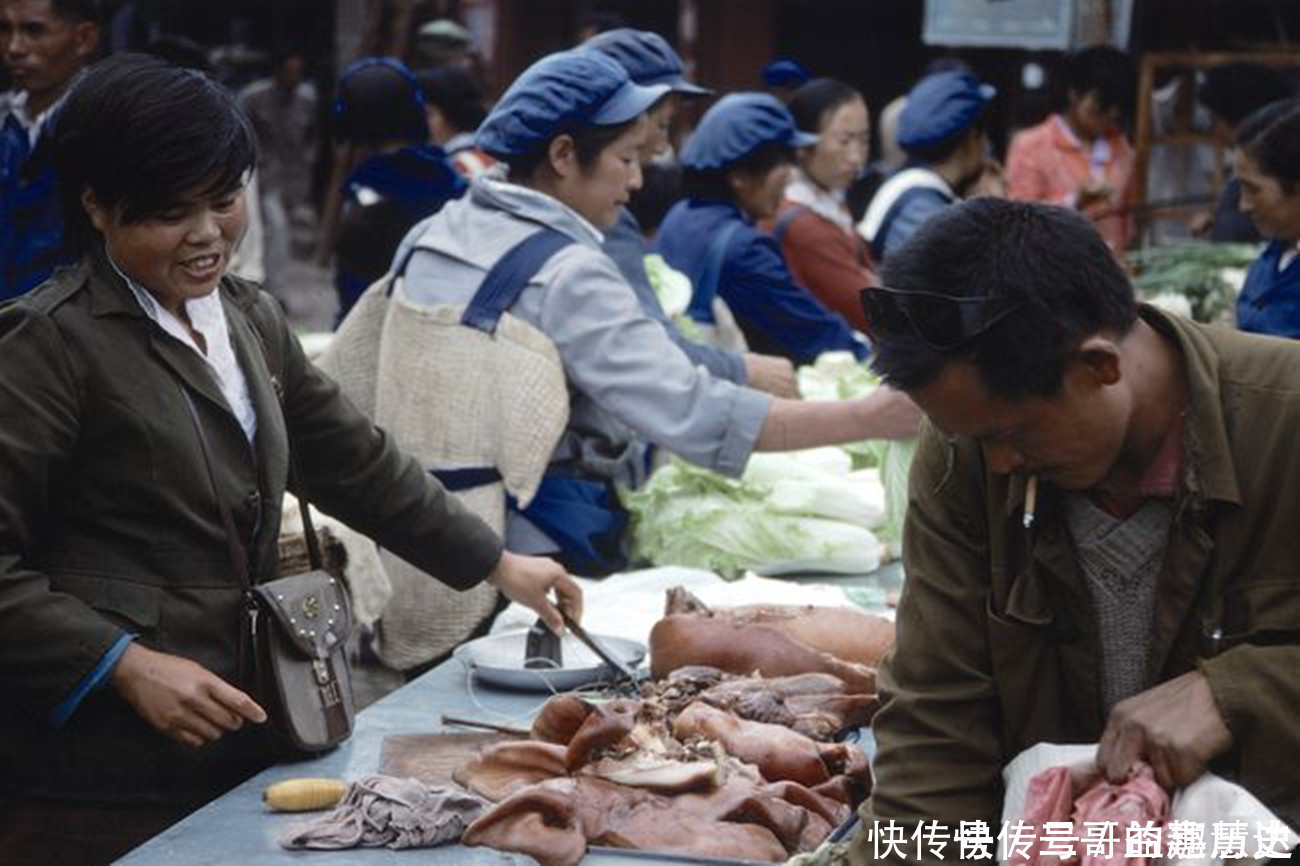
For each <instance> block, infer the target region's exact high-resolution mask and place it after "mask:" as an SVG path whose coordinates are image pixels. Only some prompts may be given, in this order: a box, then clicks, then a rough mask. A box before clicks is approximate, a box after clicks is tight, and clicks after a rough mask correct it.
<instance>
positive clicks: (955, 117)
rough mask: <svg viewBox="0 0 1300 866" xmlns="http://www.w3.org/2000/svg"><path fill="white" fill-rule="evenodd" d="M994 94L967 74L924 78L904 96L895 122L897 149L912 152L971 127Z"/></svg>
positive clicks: (992, 87) (957, 73)
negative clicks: (904, 104)
mask: <svg viewBox="0 0 1300 866" xmlns="http://www.w3.org/2000/svg"><path fill="white" fill-rule="evenodd" d="M997 93H998V91H997V88H996V87H994V86H993V85H991V84H983V83H981V82H980V80H979V79H978V78H976V77H975V76H974V75H971V74H970V73H969V72H936V73H935V74H934V75H927V76H926V77H925V78H922V79H921V80H920V81H919V82H918V83H917V85H916V86H915V87H913V88H912V92H911V93H909V94H907V105H906V106H905V107H904V108H903V113H902V114H901V115H900V116H899V118H898V146H899V147H901V148H903V149H904V150H915V149H917V148H922V147H929V146H930V145H932V144H938V143H939V142H941V141H943V140H944V139H946V138H951V137H952V136H954V135H956V134H957V133H959V132H961V131H962V130H964V129H966V128H967V127H969V126H970V125H971V124H972V123H974V122H975V118H977V117H979V114H980V112H981V111H983V109H984V106H986V105H988V104H989V102H990V101H991V100H992V99H993V97H994V96H997Z"/></svg>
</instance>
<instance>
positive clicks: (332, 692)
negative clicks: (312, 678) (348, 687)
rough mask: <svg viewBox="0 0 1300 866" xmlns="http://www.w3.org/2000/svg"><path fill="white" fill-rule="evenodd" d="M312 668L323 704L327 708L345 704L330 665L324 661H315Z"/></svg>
mask: <svg viewBox="0 0 1300 866" xmlns="http://www.w3.org/2000/svg"><path fill="white" fill-rule="evenodd" d="M311 668H312V671H313V672H314V673H315V674H316V690H317V691H319V692H320V699H321V703H322V704H323V705H324V706H326V707H333V706H337V705H338V704H341V703H343V695H342V694H340V693H339V684H338V680H336V679H335V678H334V670H333V668H331V667H330V665H329V663H328V662H327V661H325V660H324V659H313V660H312V663H311Z"/></svg>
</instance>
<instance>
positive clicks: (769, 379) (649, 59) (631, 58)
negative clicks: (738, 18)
mask: <svg viewBox="0 0 1300 866" xmlns="http://www.w3.org/2000/svg"><path fill="white" fill-rule="evenodd" d="M583 47H584V48H587V49H591V50H595V51H600V52H601V53H603V54H606V55H608V56H609V57H612V58H613V59H614V60H616V61H618V63H619V65H621V66H622V67H623V68H624V69H626V70H627V74H628V75H629V76H631V78H632V80H633V81H634V82H636V83H637V84H641V85H645V86H649V87H653V86H656V85H661V84H666V85H668V87H669V91H668V92H667V93H665V94H664V95H663V96H661V97H660V98H659V101H658V102H656V103H655V104H654V105H652V106H650V110H649V111H647V112H646V119H647V120H648V121H649V124H648V129H647V134H646V142H645V146H644V147H642V148H641V154H640V156H641V165H642V167H643V169H644V168H645V167H646V166H648V165H649V164H650V163H651V162H652V161H653V160H655V159H657V158H660V157H662V155H663V154H664V153H665V152H666V151H667V150H668V148H669V133H670V132H671V130H672V124H673V118H674V116H675V115H676V114H677V109H678V106H679V105H680V103H681V100H682V99H683V98H690V97H699V96H707V95H708V94H710V93H712V91H710V90H707V89H705V88H703V87H700V86H699V85H697V84H692V83H691V82H690V81H687V80H686V78H685V77H684V76H683V75H682V59H681V57H679V56H678V55H677V52H676V51H674V50H673V48H672V46H671V45H669V44H668V42H667V41H666V40H665V39H664V38H663V37H662V36H660V35H659V34H658V33H652V32H650V31H648V30H633V29H631V28H627V27H621V28H619V29H617V30H607V31H605V32H604V33H601V34H600V35H598V36H595V37H592V38H591V39H590V40H588V41H587V42H586V43H584V44H583ZM605 252H606V254H607V255H609V257H610V258H611V259H613V260H614V262H615V264H617V265H618V269H619V270H620V271H622V272H623V276H624V277H626V278H627V281H628V283H629V284H630V285H631V286H632V288H633V289H635V290H636V293H637V297H638V298H639V299H640V301H641V307H642V309H644V310H645V312H646V315H648V316H650V317H651V318H654V319H658V320H659V321H661V322H662V323H663V325H664V327H665V328H666V329H667V330H668V333H669V335H670V336H671V337H672V338H673V342H675V343H677V345H678V346H679V347H680V348H681V350H682V351H683V352H685V353H686V356H687V357H688V358H690V359H691V360H692V361H694V362H695V363H696V364H703V365H704V366H705V367H707V368H708V370H709V372H710V373H712V374H714V375H715V376H719V377H721V378H723V379H729V380H730V381H732V382H737V383H739V384H742V385H749V386H750V387H753V388H758V389H759V390H761V391H767V392H769V393H772V394H777V395H779V396H786V397H792V396H796V395H797V394H798V389H797V385H796V382H795V376H794V367H793V366H792V365H791V364H790V362H789V361H788V360H787V359H785V358H781V357H777V356H772V355H758V354H755V353H753V352H743V353H742V352H731V351H726V350H725V349H722V348H719V347H717V346H711V345H707V344H705V343H701V342H696V341H695V340H691V339H688V338H687V337H685V336H683V335H682V333H681V331H679V330H678V329H677V328H676V327H675V326H674V325H673V324H672V322H671V321H670V320H669V319H668V317H667V316H666V315H665V314H664V310H663V307H662V306H661V305H660V304H659V299H658V298H657V297H656V296H655V290H654V287H653V286H652V285H651V283H650V277H649V275H648V274H647V273H646V266H645V255H646V252H647V249H646V242H645V234H644V232H643V231H642V230H641V224H640V223H639V222H637V219H636V217H635V216H633V214H632V211H631V209H630V208H628V207H623V208H621V209H620V210H619V215H618V222H617V223H615V224H614V225H613V226H611V227H610V228H609V229H608V230H607V231H606V232H605Z"/></svg>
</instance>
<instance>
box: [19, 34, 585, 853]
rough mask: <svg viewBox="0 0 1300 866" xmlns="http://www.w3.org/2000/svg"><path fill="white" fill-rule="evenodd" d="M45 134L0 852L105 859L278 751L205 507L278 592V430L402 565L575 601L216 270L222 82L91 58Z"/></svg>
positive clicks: (535, 601)
mask: <svg viewBox="0 0 1300 866" xmlns="http://www.w3.org/2000/svg"><path fill="white" fill-rule="evenodd" d="M59 147H60V150H59V165H60V173H61V174H60V176H61V178H62V181H63V183H64V197H65V217H66V221H67V225H68V228H69V237H70V239H71V241H72V243H74V244H75V245H76V246H77V248H78V250H79V252H81V253H82V258H81V261H80V263H79V264H78V265H77V266H76V267H74V268H71V269H67V270H63V271H60V272H59V273H57V274H56V275H55V276H54V277H53V278H52V279H51V280H50V281H48V282H47V283H45V284H44V285H43V286H41V287H40V288H38V289H37V290H35V291H34V292H32V293H31V294H30V295H28V296H27V297H25V298H24V299H22V300H21V301H19V302H18V303H16V304H13V305H10V306H8V307H6V308H4V309H3V310H0V357H3V358H4V363H3V364H2V365H0V418H3V419H4V422H3V424H0V684H3V687H4V695H5V697H6V701H5V705H4V708H3V709H0V729H2V730H3V731H4V732H5V734H4V736H3V737H0V770H3V772H0V860H3V861H4V862H5V863H6V864H14V863H25V862H34V863H78V864H88V863H99V862H105V861H108V860H111V859H113V858H114V857H116V856H117V855H119V854H121V853H122V852H124V851H125V850H128V849H129V848H131V847H133V846H134V845H135V844H137V843H138V842H140V841H142V840H143V839H146V838H148V837H149V836H151V835H153V834H154V833H156V832H157V831H158V830H160V829H162V828H163V827H165V826H166V825H167V824H169V823H170V822H172V821H174V820H176V819H178V818H179V817H181V816H182V815H184V814H185V813H186V812H188V811H189V810H191V809H193V808H195V807H197V806H198V805H200V804H202V803H203V802H205V801H206V800H207V799H210V798H211V797H213V796H215V795H216V794H219V793H220V792H221V791H223V790H225V789H226V788H228V787H230V786H231V785H233V784H235V783H237V782H239V781H240V780H242V779H243V778H246V777H247V776H248V775H250V774H252V773H253V772H256V771H257V770H259V769H261V768H262V767H264V766H266V765H268V764H269V763H271V762H273V761H274V760H276V759H277V757H280V756H281V754H282V753H281V752H279V750H278V747H277V746H276V741H275V739H274V738H273V737H272V736H270V734H269V732H268V731H267V730H266V726H265V725H264V724H263V723H264V721H265V719H266V714H265V712H264V710H263V709H262V707H261V706H259V705H258V703H257V701H256V700H255V698H254V696H253V695H252V694H251V692H252V683H251V676H250V671H248V670H247V669H246V668H247V665H246V664H241V661H243V659H242V655H243V654H242V653H241V651H240V647H241V618H242V617H243V615H244V614H243V609H242V604H243V601H242V593H241V590H240V587H239V585H238V583H237V582H236V576H235V575H234V574H232V573H231V572H232V571H233V570H234V569H233V568H232V565H231V560H230V552H229V551H230V545H229V539H228V535H227V533H226V530H225V526H224V524H223V520H222V517H221V510H220V507H219V505H218V498H217V497H218V496H220V498H221V499H222V500H224V501H225V502H226V504H227V505H228V506H229V510H230V513H231V515H232V517H233V523H234V525H235V530H236V532H237V533H238V534H239V535H240V536H241V537H242V542H243V544H244V546H245V548H246V549H247V551H248V559H249V571H250V573H251V575H252V576H253V578H254V579H255V580H265V579H269V578H271V577H274V576H275V572H276V568H277V559H278V557H277V536H278V534H279V525H280V501H281V498H282V496H283V494H284V491H285V488H286V483H287V466H288V448H289V441H290V439H292V441H293V447H294V450H295V454H296V457H297V459H298V462H299V464H300V465H301V468H302V484H303V486H304V487H305V489H304V490H300V491H296V492H300V493H304V494H306V495H308V496H309V497H310V499H311V501H312V502H313V503H315V504H316V505H317V506H318V507H319V508H321V509H322V510H323V511H325V512H328V513H330V514H333V515H336V516H338V517H339V518H340V519H342V520H344V521H345V522H347V523H349V524H351V525H352V526H354V527H356V528H357V529H358V530H360V531H362V532H365V533H367V534H369V535H371V536H372V537H374V538H375V540H376V541H378V542H379V543H380V544H382V545H383V546H384V547H385V548H387V549H389V550H392V551H393V552H394V553H396V554H398V555H399V556H402V557H403V558H405V559H407V560H409V561H410V562H411V563H413V564H415V565H417V566H418V567H420V568H421V569H423V570H425V571H428V572H430V573H433V574H436V575H437V576H438V578H439V579H441V580H442V581H444V582H446V583H448V584H450V585H453V586H457V587H469V586H472V585H474V584H476V583H478V582H480V581H483V580H488V581H491V582H493V583H494V584H495V585H496V586H497V587H498V588H499V589H500V590H501V591H502V592H503V593H504V594H505V595H506V596H508V597H511V598H514V599H516V600H519V601H521V602H523V603H525V604H528V605H529V606H532V607H534V608H536V609H537V610H538V611H539V612H540V613H542V614H543V616H545V617H546V618H547V619H548V620H550V621H551V622H553V623H554V624H555V626H556V627H557V628H558V627H559V625H560V617H559V611H558V610H557V609H556V608H555V606H554V605H553V604H552V603H551V602H550V601H549V600H548V599H547V594H548V592H550V591H551V590H554V591H555V593H556V595H557V596H558V598H559V603H560V604H561V605H562V606H563V607H565V608H566V609H567V610H569V612H570V613H571V614H575V615H576V614H578V613H580V607H581V593H580V591H579V590H578V588H577V586H576V585H575V584H574V583H573V582H572V581H571V579H570V578H569V577H568V576H567V575H566V574H565V573H564V571H563V570H562V569H561V568H560V567H559V566H557V565H555V564H554V563H552V562H551V561H549V560H538V559H531V558H528V557H519V556H514V555H512V554H509V553H505V552H503V550H502V547H501V543H500V540H499V539H498V538H496V537H495V535H494V534H493V533H492V532H491V531H490V530H489V529H488V527H487V526H486V525H485V524H483V523H482V522H481V521H479V520H478V519H477V518H475V517H474V516H472V515H471V514H469V513H468V512H467V511H465V510H464V509H463V508H461V507H460V506H459V505H458V503H457V502H456V500H455V499H453V498H452V497H449V496H448V495H447V494H446V493H445V492H444V490H443V489H442V488H441V487H440V486H439V485H438V484H437V483H436V482H435V481H433V480H431V478H430V476H429V475H428V473H426V472H425V471H424V470H423V468H422V467H421V466H420V465H418V464H417V463H416V462H415V461H414V460H412V459H410V458H409V457H407V456H405V455H404V454H402V453H401V452H400V451H399V450H398V449H397V447H396V446H395V445H394V443H393V442H392V440H391V439H389V438H388V437H387V436H386V435H385V434H384V433H383V431H381V430H378V429H376V428H375V427H373V426H372V425H371V424H370V422H369V421H368V420H367V419H366V418H365V417H364V416H363V415H361V414H360V413H359V412H358V411H357V410H356V409H354V408H353V407H352V406H351V404H349V403H347V402H346V401H345V400H343V399H341V398H340V396H339V392H338V388H337V386H335V384H334V383H333V382H332V381H330V380H329V379H328V378H326V377H325V376H324V375H323V374H321V373H320V372H319V371H318V370H317V369H316V368H315V367H314V366H313V365H312V364H311V362H309V361H308V360H307V359H306V357H305V355H304V354H303V351H302V348H301V347H300V346H299V345H298V343H297V341H296V340H295V339H294V338H293V336H292V335H291V333H290V332H289V330H288V327H287V325H286V323H285V320H284V317H283V314H282V312H281V310H280V308H279V306H278V305H277V304H276V303H275V302H274V301H273V300H272V299H271V298H270V297H269V296H267V295H266V294H265V293H263V292H261V291H259V290H258V289H257V288H256V287H255V286H253V285H251V284H249V283H245V282H243V281H241V280H237V279H235V278H233V277H229V276H224V271H225V267H226V264H227V263H228V261H229V259H230V255H231V253H232V251H233V249H234V247H235V244H236V243H237V242H238V240H239V238H240V237H241V235H242V234H243V231H244V227H245V225H246V216H245V202H244V196H243V185H244V183H245V181H246V179H247V177H248V174H249V172H250V171H251V169H252V168H253V165H254V162H255V145H254V139H253V133H252V130H251V127H250V126H249V124H248V121H247V119H246V118H245V117H244V115H243V114H242V112H241V111H240V110H239V109H238V108H237V106H236V104H235V102H234V100H233V99H232V98H231V96H230V95H229V94H228V93H227V92H225V91H224V90H222V89H221V88H220V87H219V86H218V85H216V84H215V83H213V82H211V81H209V80H208V79H206V78H205V77H203V76H201V75H199V74H197V73H194V72H190V71H186V70H181V69H177V68H174V67H170V66H168V65H166V64H164V63H162V62H160V61H157V60H153V59H149V58H143V57H139V56H132V55H121V56H117V57H113V58H110V59H109V60H106V61H104V62H102V63H101V64H98V65H97V66H96V67H95V68H94V69H93V70H92V71H91V72H90V73H88V75H87V76H86V78H85V79H83V81H82V82H81V84H80V85H79V86H78V88H77V90H76V91H74V92H73V94H72V95H71V96H70V97H69V99H68V102H67V103H66V105H65V107H64V110H63V114H62V116H61V121H60V143H59ZM277 392H279V396H277ZM200 436H202V439H201V438H200ZM203 439H206V442H207V445H206V448H205V447H204V446H202V445H201V444H200V443H201V441H202V440H203ZM205 450H206V452H207V456H205ZM209 458H210V462H211V466H212V476H211V477H210V476H209V474H208V463H209ZM69 828H76V832H72V833H70V832H68V829H69Z"/></svg>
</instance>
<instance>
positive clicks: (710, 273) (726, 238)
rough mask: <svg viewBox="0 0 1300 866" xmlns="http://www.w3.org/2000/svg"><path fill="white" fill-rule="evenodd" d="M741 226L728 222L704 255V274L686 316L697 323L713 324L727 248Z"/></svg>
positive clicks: (732, 221) (735, 221)
mask: <svg viewBox="0 0 1300 866" xmlns="http://www.w3.org/2000/svg"><path fill="white" fill-rule="evenodd" d="M740 226H741V221H740V220H728V221H727V224H726V225H725V226H723V227H722V231H720V232H718V233H717V234H716V235H714V236H713V240H712V241H710V242H709V249H708V251H707V252H706V253H705V254H704V273H703V274H701V276H700V281H699V283H697V284H696V286H695V291H694V292H692V293H691V304H690V306H689V307H687V308H686V314H687V315H688V316H690V317H691V318H692V319H694V320H695V321H697V322H706V323H708V324H713V298H714V297H715V296H716V295H717V294H718V286H719V285H720V284H721V283H722V265H723V263H724V262H725V261H726V258H727V247H728V246H730V245H731V239H732V238H733V237H735V236H736V231H737V230H738V229H739V228H740Z"/></svg>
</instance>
